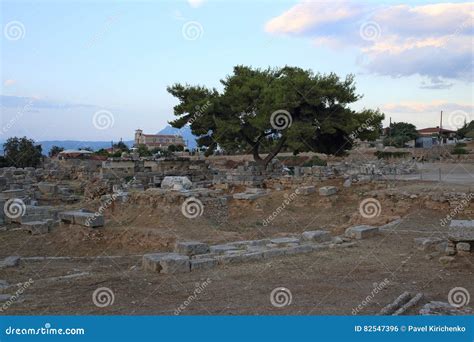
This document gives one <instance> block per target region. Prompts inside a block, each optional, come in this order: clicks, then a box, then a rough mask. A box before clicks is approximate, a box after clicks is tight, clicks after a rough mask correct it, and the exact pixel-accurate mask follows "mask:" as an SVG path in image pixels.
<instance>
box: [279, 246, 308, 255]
mask: <svg viewBox="0 0 474 342" xmlns="http://www.w3.org/2000/svg"><path fill="white" fill-rule="evenodd" d="M310 252H313V246H311V245H301V246H293V247H287V248H286V251H285V254H286V255H291V254H300V253H310Z"/></svg>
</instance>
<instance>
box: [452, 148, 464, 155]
mask: <svg viewBox="0 0 474 342" xmlns="http://www.w3.org/2000/svg"><path fill="white" fill-rule="evenodd" d="M451 154H457V155H460V154H467V150H466V149H465V148H462V147H455V148H454V150H453V152H451Z"/></svg>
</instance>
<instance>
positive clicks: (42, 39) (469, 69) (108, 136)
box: [0, 0, 474, 141]
mask: <svg viewBox="0 0 474 342" xmlns="http://www.w3.org/2000/svg"><path fill="white" fill-rule="evenodd" d="M473 18H474V5H473V3H472V2H471V3H470V2H450V3H447V2H436V1H405V2H403V1H387V2H381V1H369V2H361V1H352V2H351V1H337V0H335V1H270V0H268V1H260V0H253V1H252V0H242V1H222V0H221V1H215V0H214V1H212V0H189V1H186V0H183V1H110V0H104V1H86V0H83V1H59V0H56V1H41V0H40V1H34V2H27V1H22V0H15V1H11V0H3V1H2V2H1V11H0V23H1V28H2V32H1V38H0V44H1V46H0V56H1V63H0V74H1V85H0V86H1V88H0V104H1V117H0V140H5V139H7V138H8V137H11V136H24V135H26V136H28V137H29V138H33V139H35V140H104V141H110V140H118V139H120V138H123V139H124V140H131V139H133V134H134V131H135V129H137V128H141V129H142V130H144V132H145V133H156V132H158V131H159V130H161V129H162V128H164V127H165V126H166V125H167V122H168V121H170V120H172V119H173V118H174V115H173V106H174V105H175V104H177V100H176V99H175V98H173V97H172V96H171V95H170V94H169V93H168V92H167V91H166V87H167V86H169V85H172V84H174V83H188V84H192V85H195V84H200V85H204V86H207V87H216V88H218V89H220V87H221V86H220V82H219V80H220V79H222V78H224V77H225V76H226V75H228V74H230V73H231V72H232V68H233V66H235V65H249V66H253V67H261V68H266V67H269V66H270V67H281V66H285V65H291V66H298V67H302V68H305V69H312V70H313V71H315V72H321V73H329V72H335V73H337V74H338V75H340V76H342V77H344V76H345V75H347V74H354V75H355V76H356V84H357V91H358V93H360V94H363V98H362V99H360V100H359V101H358V102H357V103H355V104H354V105H353V108H354V109H362V108H372V109H375V108H379V109H380V110H381V111H382V112H384V113H385V116H386V120H385V124H386V125H387V124H388V120H389V118H392V121H396V122H397V121H405V122H410V123H413V124H415V125H416V126H417V127H418V128H425V127H434V126H438V125H439V116H440V111H441V110H443V112H444V116H443V127H445V128H452V129H454V128H459V127H460V126H462V124H463V123H464V121H465V120H466V121H470V120H473V119H474V114H473V87H472V85H473V84H472V82H473V67H474V64H473V59H472V58H473V33H474V30H473V26H472V24H473Z"/></svg>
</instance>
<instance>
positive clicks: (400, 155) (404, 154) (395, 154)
mask: <svg viewBox="0 0 474 342" xmlns="http://www.w3.org/2000/svg"><path fill="white" fill-rule="evenodd" d="M374 155H375V156H376V157H377V158H379V159H390V158H405V157H408V156H409V155H410V152H398V151H397V152H387V151H377V152H375V153H374Z"/></svg>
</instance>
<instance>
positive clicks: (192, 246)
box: [175, 241, 209, 256]
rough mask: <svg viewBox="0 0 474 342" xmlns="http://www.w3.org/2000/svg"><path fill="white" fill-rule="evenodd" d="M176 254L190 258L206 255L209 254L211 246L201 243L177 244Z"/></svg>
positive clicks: (185, 242)
mask: <svg viewBox="0 0 474 342" xmlns="http://www.w3.org/2000/svg"><path fill="white" fill-rule="evenodd" d="M175 252H177V253H180V254H185V255H188V256H192V255H198V254H206V253H208V252H209V245H207V244H205V243H202V242H199V241H184V242H178V243H176V247H175Z"/></svg>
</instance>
